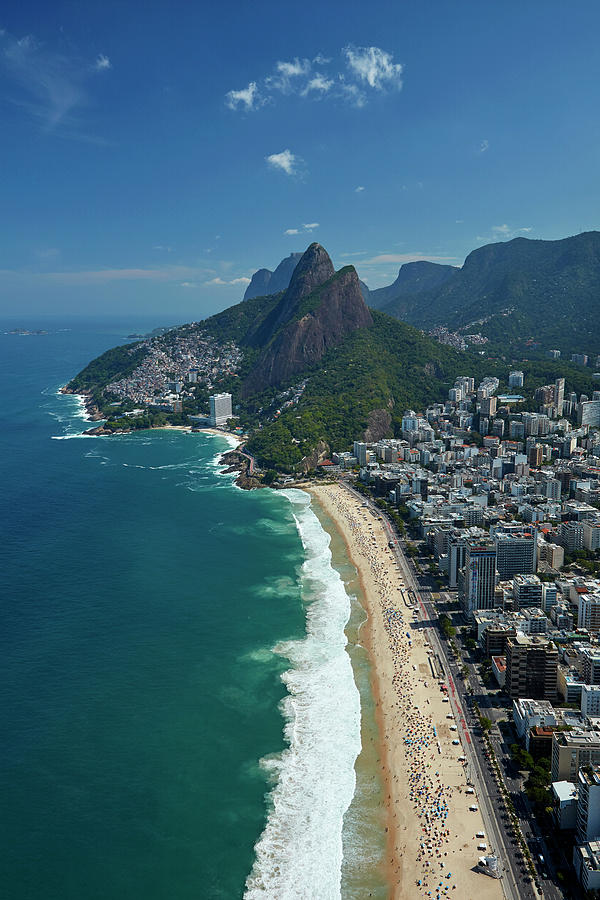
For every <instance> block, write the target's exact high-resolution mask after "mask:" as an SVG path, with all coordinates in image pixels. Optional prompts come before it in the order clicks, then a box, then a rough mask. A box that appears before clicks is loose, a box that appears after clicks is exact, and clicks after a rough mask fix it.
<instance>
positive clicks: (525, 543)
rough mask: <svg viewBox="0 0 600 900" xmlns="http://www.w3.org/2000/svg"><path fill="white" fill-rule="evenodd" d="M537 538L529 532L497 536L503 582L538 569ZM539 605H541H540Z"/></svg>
mask: <svg viewBox="0 0 600 900" xmlns="http://www.w3.org/2000/svg"><path fill="white" fill-rule="evenodd" d="M536 549H537V548H536V538H535V534H533V533H528V532H520V533H519V532H517V533H505V532H499V533H497V534H496V558H497V567H498V575H499V576H500V580H501V581H505V580H506V579H508V578H512V577H513V575H517V574H531V573H533V572H535V569H536ZM538 605H539V604H538Z"/></svg>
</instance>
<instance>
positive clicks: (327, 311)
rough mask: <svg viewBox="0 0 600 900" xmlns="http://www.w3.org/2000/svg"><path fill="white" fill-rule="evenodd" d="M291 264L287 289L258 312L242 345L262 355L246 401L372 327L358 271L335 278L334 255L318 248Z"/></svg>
mask: <svg viewBox="0 0 600 900" xmlns="http://www.w3.org/2000/svg"><path fill="white" fill-rule="evenodd" d="M288 259H289V260H290V268H292V262H293V269H292V272H291V277H290V280H289V285H288V287H287V288H286V289H285V290H284V291H283V292H282V293H279V294H276V295H275V296H274V297H273V296H272V300H273V302H272V303H271V304H269V305H268V307H267V308H266V310H265V309H262V310H260V312H258V315H257V319H256V321H255V322H253V324H252V325H251V326H250V328H249V329H248V331H247V332H246V334H245V336H244V338H243V341H242V343H243V345H245V346H247V347H253V348H256V349H257V350H258V358H257V362H256V364H255V365H254V366H253V368H252V370H251V371H250V373H249V374H248V376H247V377H246V379H245V381H244V384H243V386H242V395H243V396H245V397H248V396H250V395H252V394H257V393H259V392H261V391H263V390H265V389H266V388H268V387H276V386H278V385H282V384H285V383H287V384H289V383H290V381H291V380H292V379H293V377H294V376H295V375H296V374H299V373H301V372H304V371H306V370H309V369H311V368H312V367H313V366H315V365H316V364H317V363H318V362H319V361H320V360H321V359H322V357H323V356H324V354H325V353H326V352H327V351H328V350H330V349H331V348H333V347H336V346H338V345H339V344H341V343H342V341H343V340H344V339H345V338H346V336H347V335H348V334H350V333H351V332H352V331H354V330H356V329H357V328H365V327H367V326H368V325H371V324H372V322H373V319H372V317H371V313H370V311H369V308H368V307H367V305H366V303H365V301H364V299H363V295H362V291H361V286H360V282H359V279H358V275H357V273H356V269H355V268H354V266H345V267H344V268H343V269H340V270H339V271H338V272H336V271H335V270H334V268H333V263H332V262H331V259H330V258H329V254H328V253H327V251H326V250H325V249H324V248H323V247H322V246H321V245H320V244H317V243H314V244H311V245H310V247H309V248H308V249H307V250H306V252H305V253H303V254H302V256H300V259H299V260H296V259H295V258H293V257H289V258H288ZM284 262H287V260H284ZM278 268H280V267H278ZM265 271H268V270H265ZM282 274H283V273H282ZM273 275H275V273H273ZM286 275H287V272H286V273H285V275H283V277H284V278H285V277H286ZM272 283H273V277H271V278H268V279H266V287H267V290H270V289H271V285H272ZM242 305H245V304H242Z"/></svg>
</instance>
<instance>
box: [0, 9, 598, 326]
mask: <svg viewBox="0 0 600 900" xmlns="http://www.w3.org/2000/svg"><path fill="white" fill-rule="evenodd" d="M599 33H600V5H599V4H598V3H597V2H575V3H573V4H569V8H567V4H565V3H564V2H563V0H544V2H538V0H530V2H529V3H523V2H522V0H521V2H511V0H508V2H505V3H503V4H490V3H482V2H481V0H479V2H473V3H472V2H468V0H464V2H460V3H454V4H450V3H448V2H446V0H437V2H426V0H415V2H402V0H395V2H389V3H388V2H374V3H370V4H369V3H365V2H364V0H362V2H353V0H346V2H343V3H342V2H337V0H330V2H328V3H322V2H320V3H316V2H312V0H308V2H304V3H302V4H293V5H292V4H290V3H281V2H278V3H274V2H260V0H256V2H252V3H251V2H248V0H244V2H224V3H218V4H216V3H207V2H205V3H190V2H169V3H168V4H167V3H166V2H157V0H149V2H128V0H119V2H115V0H103V2H102V3H99V2H98V3H97V2H93V0H89V2H86V3H79V2H73V0H71V2H60V0H59V2H53V3H52V4H48V3H32V2H27V0H25V2H24V3H23V4H21V5H20V6H19V8H17V4H12V9H9V8H8V7H5V11H4V18H3V19H0V127H1V133H2V141H1V143H0V153H1V161H2V191H1V198H2V216H1V225H0V227H1V229H2V235H1V240H0V312H2V313H4V314H13V313H14V314H21V313H22V314H23V315H25V314H28V315H29V314H33V315H35V314H44V313H49V312H56V313H59V314H61V315H63V314H68V313H72V312H83V313H92V314H96V313H111V314H112V313H127V314H136V313H144V314H149V315H155V314H156V316H157V318H158V319H159V320H162V319H165V320H167V319H168V320H169V321H172V320H175V319H178V320H184V319H200V318H203V317H204V316H206V315H209V314H210V313H212V312H215V311H217V310H219V309H222V308H224V307H226V306H228V305H230V304H232V303H235V302H237V301H238V300H239V299H240V298H241V296H242V294H243V291H244V288H245V284H246V282H247V279H248V278H249V276H251V274H252V272H253V271H255V270H256V269H257V268H259V267H262V266H266V267H268V268H274V267H275V266H276V265H277V263H278V262H279V261H280V260H281V259H282V258H283V257H284V256H287V255H288V254H289V253H290V252H292V251H297V250H304V249H305V248H306V246H308V244H309V243H310V242H311V241H312V240H318V241H319V242H320V243H322V244H323V245H324V246H325V247H326V248H327V250H328V251H329V252H330V254H331V256H332V258H333V261H334V264H335V265H336V267H339V266H342V265H345V264H347V263H349V262H352V263H354V265H355V266H356V267H357V270H358V272H359V274H360V276H361V278H363V279H364V280H365V281H366V282H367V284H368V285H369V286H370V287H378V286H381V285H384V284H389V283H390V282H391V281H393V279H394V278H395V277H396V274H397V271H398V268H399V266H400V265H401V264H402V262H404V261H408V260H411V259H420V258H426V259H432V260H436V261H440V262H449V263H452V264H456V265H460V264H462V262H463V260H464V258H465V256H466V255H467V254H468V253H469V252H470V251H471V250H473V249H475V248H476V247H478V246H481V245H482V244H485V243H489V242H491V241H496V240H507V239H510V238H511V237H515V236H517V235H522V236H526V237H530V238H544V239H557V238H561V237H565V236H567V235H570V234H574V233H577V232H579V231H584V230H591V229H597V228H598V227H599V226H600V221H599V220H600V213H599V211H598V196H599V190H598V188H599V184H598V181H599V178H598V146H599V145H600V140H599V138H600V134H599V132H600V121H599V117H598V109H599V108H600V102H599V99H600V98H599V96H598V95H599V85H600V55H599V54H598V51H597V37H598V34H599Z"/></svg>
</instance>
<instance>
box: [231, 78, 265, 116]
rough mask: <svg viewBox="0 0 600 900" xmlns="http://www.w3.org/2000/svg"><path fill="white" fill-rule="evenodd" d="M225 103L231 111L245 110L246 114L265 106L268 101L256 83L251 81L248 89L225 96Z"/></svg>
mask: <svg viewBox="0 0 600 900" xmlns="http://www.w3.org/2000/svg"><path fill="white" fill-rule="evenodd" d="M225 103H226V104H227V106H228V107H229V109H243V110H244V111H245V112H250V111H251V110H253V109H259V107H261V106H264V104H265V103H266V100H265V98H264V97H262V95H261V94H260V91H259V90H258V86H257V84H256V82H255V81H251V82H250V84H249V85H248V87H246V88H242V90H240V91H229V93H227V94H225Z"/></svg>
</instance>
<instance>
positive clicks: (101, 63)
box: [94, 53, 112, 72]
mask: <svg viewBox="0 0 600 900" xmlns="http://www.w3.org/2000/svg"><path fill="white" fill-rule="evenodd" d="M94 68H95V69H96V71H98V72H102V71H103V70H104V69H112V63H111V61H110V59H109V58H108V56H105V55H104V53H100V54H99V56H98V57H97V58H96V63H95V65H94Z"/></svg>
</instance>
